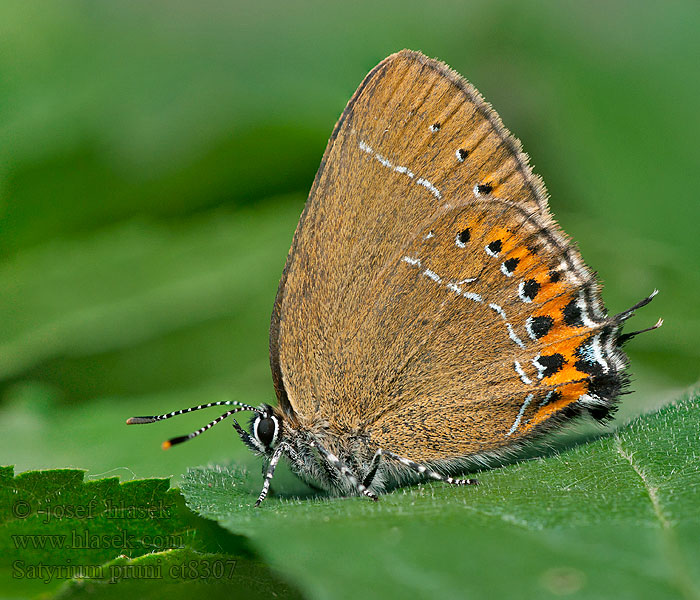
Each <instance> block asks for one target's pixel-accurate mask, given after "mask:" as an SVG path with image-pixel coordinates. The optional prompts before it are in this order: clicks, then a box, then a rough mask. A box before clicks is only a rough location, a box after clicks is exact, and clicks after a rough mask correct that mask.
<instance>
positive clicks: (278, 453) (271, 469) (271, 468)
mask: <svg viewBox="0 0 700 600" xmlns="http://www.w3.org/2000/svg"><path fill="white" fill-rule="evenodd" d="M288 449H289V446H288V445H287V444H285V443H281V444H280V445H279V446H277V448H275V451H274V452H273V453H272V458H270V464H269V465H268V466H267V473H265V481H264V482H263V488H262V491H261V492H260V495H259V496H258V501H257V502H256V503H255V508H257V507H258V506H260V504H261V503H262V501H263V500H265V497H266V496H267V492H268V491H269V490H270V481H271V480H272V477H273V475H274V474H275V467H277V463H278V462H279V460H280V458H282V454H283V453H284V451H285V450H288Z"/></svg>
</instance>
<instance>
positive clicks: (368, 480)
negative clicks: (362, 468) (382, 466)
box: [362, 450, 382, 487]
mask: <svg viewBox="0 0 700 600" xmlns="http://www.w3.org/2000/svg"><path fill="white" fill-rule="evenodd" d="M381 460H382V451H381V450H377V451H376V452H375V453H374V456H373V457H372V462H371V463H369V469H367V475H365V478H364V479H363V480H362V485H364V486H365V487H369V486H370V485H372V481H374V476H375V475H376V474H377V469H378V468H379V463H380V462H381Z"/></svg>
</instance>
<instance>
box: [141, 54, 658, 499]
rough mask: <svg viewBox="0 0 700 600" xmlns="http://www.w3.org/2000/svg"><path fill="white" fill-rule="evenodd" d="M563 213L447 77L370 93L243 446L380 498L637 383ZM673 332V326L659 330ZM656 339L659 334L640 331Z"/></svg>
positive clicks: (494, 453)
mask: <svg viewBox="0 0 700 600" xmlns="http://www.w3.org/2000/svg"><path fill="white" fill-rule="evenodd" d="M599 288H600V284H599V283H598V281H597V279H596V277H595V275H594V274H593V273H592V272H591V271H590V270H589V269H588V267H587V266H586V265H585V263H584V262H583V259H582V258H581V256H580V254H579V252H578V251H577V249H576V248H575V247H574V246H573V245H572V244H571V243H570V242H569V239H568V238H567V236H566V235H565V234H564V232H563V231H562V230H561V228H560V227H559V226H558V225H557V223H556V222H555V221H554V219H553V217H552V215H551V214H550V212H549V208H548V203H547V193H546V191H545V188H544V185H543V183H542V181H541V180H540V178H539V177H537V176H536V175H534V174H533V173H532V171H531V169H530V167H529V166H528V159H527V156H526V155H525V154H524V153H523V152H522V151H521V146H520V143H519V142H518V140H516V139H515V138H514V137H512V136H511V134H510V133H509V132H508V131H507V130H506V129H505V127H504V126H503V124H502V123H501V120H500V118H499V117H498V115H497V114H496V113H495V112H494V111H493V109H492V108H491V107H490V106H489V105H488V104H487V103H486V102H485V101H484V99H483V98H482V97H481V95H480V94H479V92H478V91H477V90H476V89H475V88H474V87H473V86H471V85H470V84H469V83H468V82H467V81H465V80H464V79H463V78H462V77H460V76H459V75H458V74H457V73H455V72H454V71H452V70H451V69H450V68H449V67H447V66H446V65H445V64H443V63H441V62H438V61H436V60H431V59H429V58H427V57H425V56H424V55H422V54H420V53H418V52H411V51H408V50H404V51H402V52H399V53H397V54H394V55H392V56H389V57H388V58H387V59H385V60H384V61H382V62H381V63H380V64H379V65H378V66H377V67H375V68H374V69H373V70H372V71H371V72H370V73H369V74H368V75H367V77H366V78H365V80H364V81H363V82H362V84H361V85H360V87H359V88H358V89H357V91H356V92H355V94H354V96H353V97H352V99H351V100H350V102H349V103H348V105H347V107H346V108H345V111H344V112H343V114H342V116H341V117H340V120H339V121H338V123H337V125H336V127H335V129H334V131H333V134H332V136H331V139H330V141H329V143H328V147H327V149H326V152H325V154H324V156H323V160H322V161H321V166H320V168H319V171H318V174H317V175H316V180H315V181H314V184H313V187H312V189H311V193H310V195H309V199H308V201H307V203H306V207H305V209H304V212H303V213H302V215H301V219H300V220H299V225H298V227H297V230H296V233H295V235H294V241H293V243H292V247H291V250H290V252H289V256H288V257H287V264H286V266H285V268H284V272H283V274H282V279H281V281H280V285H279V290H278V292H277V298H276V301H275V306H274V310H273V313H272V324H271V328H270V361H271V365H272V376H273V380H274V384H275V390H276V392H277V399H278V405H277V406H276V407H272V406H269V405H263V406H260V407H259V408H256V407H253V406H249V405H246V404H242V403H239V402H235V401H227V402H212V403H209V404H203V405H200V406H195V407H193V408H189V409H186V410H180V411H175V412H172V413H169V414H166V415H159V416H152V417H134V418H131V419H129V420H128V421H127V423H151V422H154V421H159V420H163V419H167V418H170V417H172V416H175V415H178V414H182V413H185V412H191V411H193V410H199V409H202V408H208V407H211V406H222V405H227V406H233V407H234V408H231V409H230V410H228V411H227V412H226V413H224V414H223V415H221V416H220V417H219V418H218V419H216V420H215V421H213V422H211V423H209V424H208V425H206V426H205V427H202V428H201V429H199V430H198V431H195V432H193V433H191V434H190V435H187V436H182V437H179V438H174V439H172V440H170V441H169V442H166V443H165V444H164V446H165V447H169V446H170V445H172V444H175V443H179V442H182V441H185V440H187V439H191V438H193V437H196V436H197V435H199V434H201V433H203V432H204V431H206V430H207V429H209V428H210V427H212V426H213V425H215V424H216V423H219V422H220V421H222V420H223V419H225V418H226V417H228V416H230V415H232V414H234V413H236V412H239V411H244V410H245V411H252V412H253V413H254V417H253V419H252V420H251V428H250V432H247V431H245V430H244V429H243V428H242V427H240V425H239V424H238V423H237V422H236V421H235V419H234V421H233V424H234V427H235V428H236V431H237V432H238V434H239V435H240V437H241V439H242V440H243V442H244V443H245V444H246V445H247V446H248V447H249V448H250V449H251V450H252V451H253V452H256V453H258V454H260V455H262V456H263V457H265V459H266V461H267V467H266V475H265V482H264V486H263V489H262V492H261V493H260V496H259V498H258V501H257V503H256V506H257V505H259V504H260V503H261V502H262V501H263V500H264V498H265V496H266V495H267V492H268V489H269V485H270V480H271V479H272V476H273V473H274V471H275V466H276V465H277V463H278V461H279V459H280V458H281V457H282V456H286V457H287V458H288V459H289V461H290V464H291V467H292V469H293V470H294V471H295V472H296V473H297V474H298V475H299V476H300V477H301V478H303V479H304V480H306V481H308V482H310V483H312V484H315V485H317V486H320V487H322V488H324V489H326V490H328V491H329V492H331V493H334V494H340V495H349V494H364V495H366V496H369V497H371V498H373V499H377V495H378V494H379V493H381V492H383V491H385V490H386V489H388V488H390V487H392V486H394V485H396V484H398V483H402V482H408V481H414V480H417V479H421V478H425V477H430V478H433V479H437V480H441V481H446V482H448V483H451V484H457V485H461V484H469V483H476V482H475V480H473V479H453V478H452V477H451V476H450V475H453V474H457V473H461V472H463V471H464V470H465V469H467V468H469V467H473V466H475V465H479V464H484V463H485V462H488V459H490V458H493V457H499V456H501V455H503V454H504V453H505V452H507V451H509V450H512V449H516V448H518V447H520V446H521V445H522V444H523V443H524V442H526V441H528V440H531V439H533V438H535V437H536V436H538V435H541V434H543V433H545V432H547V431H549V430H551V429H552V428H553V427H555V426H557V425H560V424H562V423H565V422H567V421H569V420H570V419H572V418H574V417H576V416H578V415H581V414H583V413H590V414H592V415H593V416H594V417H595V418H596V419H599V420H603V419H605V418H606V417H608V416H609V415H610V414H611V412H612V411H613V410H614V409H615V404H616V399H617V397H618V396H619V394H620V393H621V391H622V390H623V388H624V387H625V386H626V385H627V378H626V376H625V374H624V369H625V368H626V366H627V362H628V361H627V357H626V356H625V354H624V353H623V351H622V350H621V345H622V343H623V342H625V341H626V340H628V339H630V338H631V337H632V336H634V335H637V334H638V333H641V332H639V331H637V332H634V333H628V334H624V335H623V334H622V333H621V329H622V324H623V322H624V321H625V320H626V319H627V318H629V317H630V316H631V315H632V314H633V312H634V311H635V310H636V309H637V308H640V307H641V306H644V305H645V304H647V303H648V302H649V301H650V300H651V299H652V298H653V296H654V295H655V294H656V292H654V293H653V294H651V295H650V296H649V297H648V298H645V299H644V300H642V301H641V302H639V303H637V304H636V305H635V306H633V307H632V308H630V309H629V310H626V311H624V312H622V313H620V314H618V315H615V316H613V317H609V316H608V315H607V312H606V310H605V308H604V306H603V302H602V301H601V298H600V295H599ZM660 325H661V321H659V322H658V323H657V324H656V325H654V326H653V327H650V328H649V329H654V328H656V327H659V326H660ZM643 331H647V330H643Z"/></svg>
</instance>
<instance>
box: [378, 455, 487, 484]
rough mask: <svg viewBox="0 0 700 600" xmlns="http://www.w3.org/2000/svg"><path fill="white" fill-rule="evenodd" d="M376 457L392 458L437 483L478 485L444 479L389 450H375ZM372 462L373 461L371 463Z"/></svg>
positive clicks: (476, 482)
mask: <svg viewBox="0 0 700 600" xmlns="http://www.w3.org/2000/svg"><path fill="white" fill-rule="evenodd" d="M377 455H380V456H382V455H383V456H386V457H388V458H392V459H394V460H395V461H397V462H400V463H401V464H402V465H405V466H407V467H409V468H410V469H413V470H414V471H415V472H416V473H420V474H421V475H427V476H428V477H431V478H432V479H436V480H438V481H444V482H446V483H449V484H451V485H478V484H479V482H478V481H477V480H476V479H453V478H452V477H445V476H444V475H440V473H437V472H436V471H433V470H432V469H429V468H428V467H426V466H425V465H421V464H420V463H417V462H414V461H412V460H409V459H407V458H403V457H401V456H399V455H398V454H394V453H393V452H391V451H389V450H382V449H381V448H380V449H379V450H377V454H375V457H376V456H377ZM373 462H374V461H373Z"/></svg>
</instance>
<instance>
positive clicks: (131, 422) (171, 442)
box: [126, 400, 260, 450]
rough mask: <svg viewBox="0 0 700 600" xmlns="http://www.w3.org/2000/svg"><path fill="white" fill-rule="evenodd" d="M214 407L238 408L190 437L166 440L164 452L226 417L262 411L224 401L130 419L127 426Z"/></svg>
mask: <svg viewBox="0 0 700 600" xmlns="http://www.w3.org/2000/svg"><path fill="white" fill-rule="evenodd" d="M212 406H235V407H236V408H232V409H231V410H227V411H226V412H225V413H224V414H223V415H221V416H220V417H217V418H216V419H214V420H213V421H211V422H210V423H207V424H206V425H205V426H204V427H201V428H200V429H197V431H193V432H192V433H190V434H188V435H181V436H178V437H174V438H171V439H169V440H166V441H165V442H163V444H162V448H163V450H167V449H168V448H170V446H174V445H175V444H181V443H182V442H186V441H187V440H191V439H192V438H195V437H197V436H198V435H201V434H203V433H204V432H205V431H207V429H211V428H212V427H214V425H216V424H217V423H221V421H223V420H224V419H225V418H226V417H229V416H231V415H233V414H235V413H238V412H242V411H245V410H250V411H253V412H257V413H259V412H260V410H259V409H257V408H255V407H254V406H250V404H243V403H242V402H236V401H235V400H222V401H220V402H209V403H208V404H200V405H199V406H193V407H191V408H184V409H182V410H176V411H173V412H171V413H167V414H165V415H155V416H151V417H131V418H130V419H127V421H126V424H127V425H141V424H143V423H155V422H156V421H163V420H165V419H170V418H171V417H175V416H177V415H183V414H185V413H189V412H192V411H195V410H201V409H203V408H211V407H212Z"/></svg>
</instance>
